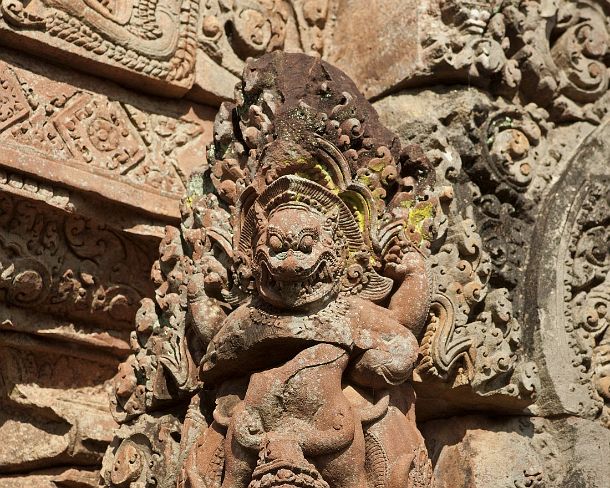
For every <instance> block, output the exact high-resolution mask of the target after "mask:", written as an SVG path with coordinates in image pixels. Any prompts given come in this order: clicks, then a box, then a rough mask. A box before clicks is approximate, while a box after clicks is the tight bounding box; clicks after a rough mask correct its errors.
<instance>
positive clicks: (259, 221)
mask: <svg viewBox="0 0 610 488" xmlns="http://www.w3.org/2000/svg"><path fill="white" fill-rule="evenodd" d="M254 218H255V219H256V226H257V227H258V230H259V232H260V231H261V230H263V229H266V228H267V214H266V213H265V210H264V209H263V207H262V206H261V204H260V203H258V202H254Z"/></svg>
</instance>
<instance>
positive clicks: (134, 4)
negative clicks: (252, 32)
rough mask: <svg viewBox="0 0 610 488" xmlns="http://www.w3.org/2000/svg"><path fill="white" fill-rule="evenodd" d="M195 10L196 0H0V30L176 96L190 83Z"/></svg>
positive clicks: (197, 8)
mask: <svg viewBox="0 0 610 488" xmlns="http://www.w3.org/2000/svg"><path fill="white" fill-rule="evenodd" d="M198 14H199V2H197V1H195V0H181V1H172V0H161V1H149V0H137V1H136V0H127V1H125V2H120V1H112V2H101V1H99V0H78V1H77V2H74V1H71V0H61V1H50V0H40V1H36V2H29V1H22V0H3V1H2V2H1V3H0V17H1V19H2V21H3V22H2V24H1V25H0V31H4V33H5V35H7V34H10V35H11V37H12V39H11V40H10V41H9V42H11V43H12V44H16V43H20V42H21V43H23V44H24V45H25V46H26V47H28V46H29V47H30V49H36V48H37V47H39V46H41V45H43V46H44V45H45V44H46V45H48V46H49V47H50V48H54V49H55V50H54V49H48V51H49V52H50V53H51V54H56V53H57V51H56V50H57V49H59V50H65V51H68V52H72V53H74V54H75V55H76V56H77V57H78V58H80V59H81V60H82V64H83V65H85V66H87V65H88V66H90V69H95V68H93V67H97V66H99V65H100V64H102V65H107V66H108V67H109V68H110V69H109V70H108V71H109V72H108V76H110V77H115V78H116V77H120V79H121V81H127V82H130V83H131V84H135V83H143V87H147V86H149V87H153V88H155V87H156V89H157V90H158V89H160V87H163V90H166V93H167V92H170V93H174V94H177V95H180V94H183V93H185V92H186V91H187V90H188V89H189V88H190V87H191V85H192V83H193V77H194V64H195V51H196V48H197V34H196V31H197V20H198ZM24 41H25V42H24ZM106 69H108V68H106ZM113 72H114V73H113ZM118 73H123V76H121V75H120V74H118Z"/></svg>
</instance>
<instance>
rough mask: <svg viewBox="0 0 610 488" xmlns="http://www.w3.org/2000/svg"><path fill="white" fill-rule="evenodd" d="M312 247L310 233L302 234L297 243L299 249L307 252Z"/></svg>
mask: <svg viewBox="0 0 610 488" xmlns="http://www.w3.org/2000/svg"><path fill="white" fill-rule="evenodd" d="M312 248H313V237H312V236H310V235H306V236H303V238H302V239H301V242H300V243H299V251H301V252H302V253H305V254H309V253H310V252H311V250H312Z"/></svg>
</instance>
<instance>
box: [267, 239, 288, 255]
mask: <svg viewBox="0 0 610 488" xmlns="http://www.w3.org/2000/svg"><path fill="white" fill-rule="evenodd" d="M269 247H270V248H271V250H272V251H273V252H282V248H283V247H284V243H283V242H282V240H281V239H280V238H279V237H278V236H271V237H270V238H269Z"/></svg>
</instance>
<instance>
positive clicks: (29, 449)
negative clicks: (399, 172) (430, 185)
mask: <svg viewBox="0 0 610 488" xmlns="http://www.w3.org/2000/svg"><path fill="white" fill-rule="evenodd" d="M609 10H610V7H609V6H608V5H607V4H606V3H604V2H602V1H594V0H583V1H578V2H576V1H566V0H548V1H546V0H545V1H533V0H532V1H527V2H501V1H497V2H490V3H477V2H466V1H458V0H446V1H433V0H423V1H420V2H417V1H415V0H407V1H404V0H265V1H262V0H261V1H242V0H234V1H227V0H158V1H149V0H125V1H120V0H34V1H25V0H0V440H1V441H2V442H0V488H5V487H6V488H9V487H10V488H13V487H14V488H16V487H24V486H28V487H30V486H31V487H35V488H38V487H40V488H43V487H44V488H47V487H95V486H98V484H99V483H104V484H102V485H101V486H121V487H124V486H132V487H133V488H136V487H138V488H139V487H148V486H151V487H152V486H159V487H169V486H172V483H175V479H173V478H171V476H166V474H167V473H166V471H167V469H168V468H167V466H170V465H172V466H173V464H171V463H172V462H173V463H174V464H175V462H176V460H177V458H178V457H179V454H177V453H178V452H179V450H180V449H179V446H180V441H181V439H180V433H179V432H180V429H179V428H178V427H176V426H177V425H182V423H183V422H185V414H184V412H185V409H186V408H187V403H184V402H182V400H180V401H176V402H175V403H172V401H173V399H172V398H170V399H169V400H170V401H169V402H168V403H167V404H164V405H163V407H162V408H161V407H159V409H158V412H153V413H151V412H146V413H142V412H139V413H138V414H137V415H135V416H134V417H133V418H129V419H127V418H117V417H116V415H115V417H113V416H112V415H111V407H110V400H109V398H110V397H114V395H115V394H116V386H113V385H115V384H116V382H117V377H118V378H119V380H120V375H121V374H123V373H122V372H121V371H119V373H117V370H118V368H119V365H120V364H121V363H123V364H125V363H124V362H125V361H126V360H127V359H128V357H130V354H132V353H133V352H134V349H137V348H138V347H139V346H138V343H137V338H136V335H135V332H134V331H135V327H136V325H135V324H136V315H137V311H138V308H139V306H140V305H139V304H140V301H141V300H142V299H143V298H155V297H156V298H157V299H159V297H160V296H162V295H163V293H164V291H163V289H162V288H163V286H160V285H161V284H162V283H163V280H166V281H171V279H172V277H171V276H170V277H169V278H168V277H167V276H163V278H162V279H161V278H160V277H159V275H160V272H159V269H158V268H159V265H158V264H157V265H156V266H154V263H155V261H156V260H158V259H160V257H159V246H160V245H162V251H163V250H164V249H165V250H166V252H167V254H168V255H169V254H171V253H170V251H167V248H168V246H170V244H171V243H170V244H168V242H169V241H171V239H170V238H168V237H167V236H168V235H169V236H170V237H171V236H172V235H173V234H171V231H166V226H171V227H176V228H179V227H180V224H181V207H180V205H181V199H182V198H183V197H184V196H185V195H186V194H187V192H188V191H190V189H189V175H190V174H191V173H192V171H193V170H195V169H198V168H201V167H205V166H206V164H208V160H207V158H208V155H207V153H206V146H207V145H208V144H210V143H211V142H213V136H214V129H213V123H214V118H215V116H216V113H217V112H218V109H219V106H220V103H221V102H223V101H227V100H232V99H233V96H234V87H235V85H236V83H238V82H239V81H240V79H241V76H242V70H243V69H244V66H245V63H246V60H247V59H248V58H250V57H259V56H261V55H263V54H264V53H267V52H270V51H275V50H285V51H288V52H303V53H306V54H313V55H316V56H320V57H321V58H322V59H323V60H325V61H328V62H329V63H331V64H333V65H335V66H337V67H338V68H340V69H341V70H343V71H344V72H345V73H346V74H347V75H348V76H349V77H351V78H352V79H353V81H354V82H355V83H356V85H357V87H358V88H359V89H360V91H361V92H362V93H363V94H364V95H365V96H366V98H367V99H368V100H369V101H371V102H372V103H373V106H374V108H375V109H376V110H377V112H378V113H379V116H380V120H381V122H382V123H383V124H384V125H385V126H387V127H388V128H390V129H391V130H393V131H395V132H396V133H397V134H398V135H399V137H400V139H401V141H402V143H403V144H404V145H408V146H411V145H413V146H417V147H418V150H419V151H421V152H422V157H424V156H425V157H427V159H428V160H429V161H430V162H431V163H432V165H433V167H434V171H435V173H436V185H437V188H438V190H439V193H438V195H439V205H440V206H441V207H442V210H443V220H442V222H439V223H438V235H437V236H436V237H435V239H434V240H433V242H432V244H431V257H430V267H431V272H432V275H433V276H434V284H433V286H434V289H433V297H432V306H431V312H430V315H429V317H428V321H427V323H426V326H425V328H424V330H423V331H422V333H421V334H420V336H419V337H418V340H419V343H420V357H419V361H418V366H417V368H416V369H415V371H414V374H413V384H414V387H415V391H416V394H417V400H416V416H417V420H418V426H419V429H420V431H421V432H422V434H423V436H424V438H425V440H426V446H427V449H428V452H429V455H430V458H431V460H432V465H433V468H434V473H435V476H436V480H437V481H436V483H437V485H436V486H438V487H439V488H441V487H449V486H451V487H460V488H461V487H463V488H479V487H481V488H483V487H486V488H496V487H498V488H501V487H507V486H510V487H513V486H514V487H517V488H521V487H539V488H541V487H547V488H550V487H556V486H569V487H575V488H580V487H582V488H585V487H586V488H589V487H599V488H603V487H605V486H607V483H608V480H609V479H610V464H609V463H608V462H607V460H608V458H609V457H610V430H608V429H609V428H610V328H609V327H608V307H609V302H610V277H609V276H608V271H609V270H610V247H609V244H608V243H609V242H610V198H609V196H608V188H610V114H609V113H608V112H609V110H610V97H609V93H608V80H609V67H610V22H609V20H608V19H609V17H608V14H609V13H610V12H609ZM216 142H217V143H218V142H219V141H216ZM418 154H419V153H418ZM379 156H380V157H382V155H381V154H380V155H379ZM417 157H419V156H418V155H416V156H414V158H415V159H416V158H417ZM215 176H216V177H218V178H219V179H222V178H224V177H225V176H226V175H224V174H217V175H215ZM164 237H165V241H167V242H165V244H163V243H162V241H163V240H164ZM163 245H164V246H165V247H163ZM163 258H164V256H163V255H162V256H161V260H163ZM168 259H169V258H168ZM151 270H152V272H151ZM151 276H152V277H151ZM168 286H169V285H168ZM169 396H170V397H171V394H170V395H169ZM167 405H169V407H168V406H167ZM155 415H156V416H157V417H155ZM163 416H166V417H163ZM151 419H152V420H151ZM155 419H156V420H155ZM159 419H161V420H159ZM119 427H120V430H118V429H119ZM117 432H119V434H118V435H117V434H116V433H117ZM142 432H149V433H150V439H153V438H154V440H153V441H151V442H150V443H149V444H150V445H148V446H147V447H146V449H144V450H146V452H145V453H144V454H139V455H141V456H142V457H143V458H144V459H145V461H146V463H148V464H147V466H149V468H147V469H148V471H146V469H144V471H142V473H140V472H138V475H137V482H136V481H133V480H131V479H130V478H129V477H126V478H125V479H124V480H122V481H117V479H118V478H115V479H114V481H112V478H111V475H110V474H108V473H110V472H111V471H112V469H114V466H115V465H116V462H117V459H119V458H118V456H117V457H115V454H116V453H117V450H118V448H119V446H120V442H122V441H123V440H124V439H134V438H136V439H137V436H138V435H141V433H142ZM164 436H165V437H164ZM113 439H114V441H113ZM111 442H112V444H111ZM183 442H184V441H183ZM109 446H110V447H109ZM105 453H106V457H105V459H104V468H102V459H103V458H104V455H105ZM147 456H148V457H147ZM122 459H123V458H121V459H119V461H120V460H122ZM113 463H115V464H113ZM168 463H169V464H168ZM102 471H103V472H102ZM101 472H102V474H101V475H100V473H101ZM104 473H105V474H104ZM159 473H163V475H162V476H161V475H160V474H159ZM100 476H103V479H104V481H103V482H100ZM134 479H135V478H134ZM137 483H139V484H137ZM422 486H423V485H422Z"/></svg>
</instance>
